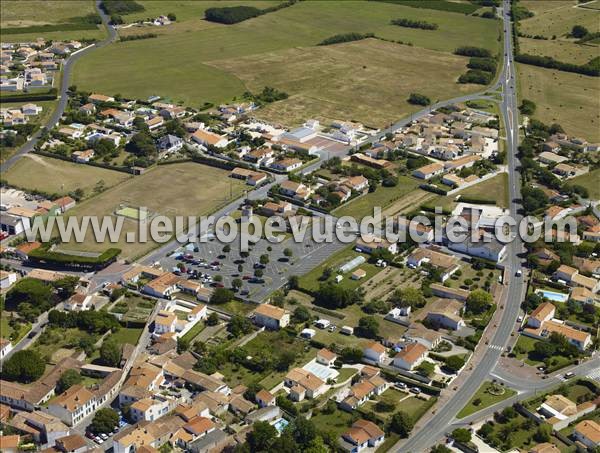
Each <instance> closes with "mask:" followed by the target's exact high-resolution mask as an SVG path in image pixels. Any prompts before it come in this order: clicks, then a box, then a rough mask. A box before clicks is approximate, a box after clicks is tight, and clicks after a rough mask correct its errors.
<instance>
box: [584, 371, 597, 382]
mask: <svg viewBox="0 0 600 453" xmlns="http://www.w3.org/2000/svg"><path fill="white" fill-rule="evenodd" d="M586 377H587V378H589V379H593V380H594V381H598V382H600V368H596V369H595V370H592V371H591V372H590V373H589V374H588V375H587V376H586Z"/></svg>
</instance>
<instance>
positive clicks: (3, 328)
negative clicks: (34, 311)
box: [0, 313, 31, 346]
mask: <svg viewBox="0 0 600 453" xmlns="http://www.w3.org/2000/svg"><path fill="white" fill-rule="evenodd" d="M8 321H9V314H8V313H2V316H0V338H6V339H9V340H10V341H12V344H13V346H14V345H15V344H17V343H18V342H19V341H20V340H21V338H23V337H24V336H25V335H27V333H29V331H30V330H31V324H30V323H28V322H26V323H19V324H16V328H15V329H13V328H12V327H11V326H10V324H9V323H8Z"/></svg>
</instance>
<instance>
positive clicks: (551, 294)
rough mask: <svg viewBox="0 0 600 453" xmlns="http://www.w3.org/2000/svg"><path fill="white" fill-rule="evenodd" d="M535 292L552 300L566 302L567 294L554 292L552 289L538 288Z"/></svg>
mask: <svg viewBox="0 0 600 453" xmlns="http://www.w3.org/2000/svg"><path fill="white" fill-rule="evenodd" d="M535 293H536V294H539V295H540V296H542V297H545V298H546V299H549V300H551V301H553V302H566V301H567V299H569V295H568V294H563V293H555V292H554V291H548V290H547V289H538V290H536V291H535Z"/></svg>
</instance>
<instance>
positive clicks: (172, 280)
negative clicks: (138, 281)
mask: <svg viewBox="0 0 600 453" xmlns="http://www.w3.org/2000/svg"><path fill="white" fill-rule="evenodd" d="M180 281H181V277H178V276H177V275H175V274H172V273H170V272H165V273H163V274H162V275H161V276H160V277H157V278H155V279H154V280H151V281H150V282H148V283H146V284H145V285H144V287H143V288H142V292H143V293H146V294H149V295H151V296H154V297H160V298H165V299H169V298H170V297H171V295H172V294H173V293H175V292H177V291H178V287H177V284H178V283H179V282H180Z"/></svg>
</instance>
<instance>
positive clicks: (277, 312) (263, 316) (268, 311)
mask: <svg viewBox="0 0 600 453" xmlns="http://www.w3.org/2000/svg"><path fill="white" fill-rule="evenodd" d="M254 323H255V324H257V325H259V326H263V327H266V328H268V329H272V330H278V329H282V328H284V327H286V326H287V325H288V324H289V323H290V314H289V312H287V311H286V310H284V309H283V308H279V307H276V306H274V305H270V304H260V305H259V306H258V307H257V308H256V310H254Z"/></svg>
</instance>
